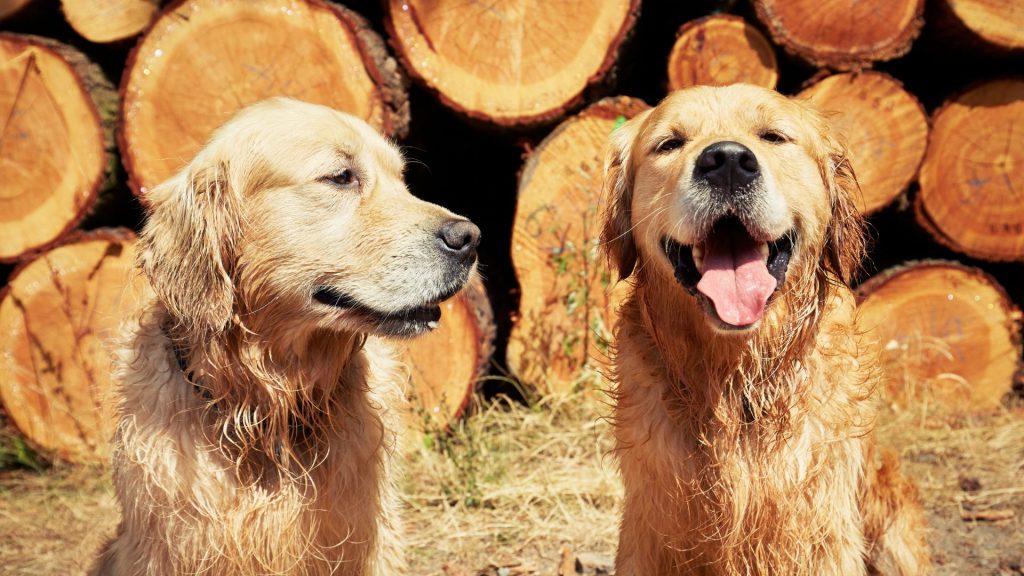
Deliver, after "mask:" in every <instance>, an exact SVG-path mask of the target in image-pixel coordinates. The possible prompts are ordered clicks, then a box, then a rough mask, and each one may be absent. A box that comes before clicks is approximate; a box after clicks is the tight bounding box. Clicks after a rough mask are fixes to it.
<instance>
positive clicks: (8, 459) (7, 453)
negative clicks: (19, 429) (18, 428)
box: [0, 428, 47, 472]
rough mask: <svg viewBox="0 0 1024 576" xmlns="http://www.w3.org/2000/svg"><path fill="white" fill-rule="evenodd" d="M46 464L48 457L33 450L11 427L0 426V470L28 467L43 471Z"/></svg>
mask: <svg viewBox="0 0 1024 576" xmlns="http://www.w3.org/2000/svg"><path fill="white" fill-rule="evenodd" d="M46 464H47V462H46V459H45V458H43V457H42V456H41V455H40V454H39V453H38V452H36V451H35V450H33V449H32V447H31V446H29V445H28V443H27V442H25V440H24V439H23V438H22V437H21V436H18V435H17V434H15V433H14V432H12V431H11V430H10V429H9V428H0V470H4V469H7V468H28V469H30V470H34V471H36V472H42V471H43V468H45V467H46Z"/></svg>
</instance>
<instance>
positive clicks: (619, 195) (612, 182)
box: [601, 110, 650, 280]
mask: <svg viewBox="0 0 1024 576" xmlns="http://www.w3.org/2000/svg"><path fill="white" fill-rule="evenodd" d="M648 114H650V110H645V111H644V112H641V113H640V114H638V115H636V116H634V117H633V119H632V120H630V121H629V122H626V123H625V124H623V125H622V126H619V127H618V128H616V129H615V131H614V132H612V134H611V137H610V138H609V140H608V155H607V159H606V160H605V167H604V187H603V193H602V196H603V204H604V207H605V208H604V228H603V229H602V230H601V245H602V246H603V247H604V251H605V253H606V254H607V255H608V261H609V263H610V264H611V266H612V267H613V268H617V269H618V271H619V279H620V280H625V279H626V278H628V277H629V276H630V275H631V274H632V273H633V269H634V268H635V267H636V259H637V250H636V243H635V242H634V241H633V224H632V214H631V212H632V209H631V205H632V203H633V174H632V161H631V160H630V157H631V156H632V151H633V140H635V139H636V135H637V134H638V133H639V132H640V126H641V125H642V124H643V122H644V119H646V118H647V116H648Z"/></svg>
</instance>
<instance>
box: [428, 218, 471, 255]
mask: <svg viewBox="0 0 1024 576" xmlns="http://www.w3.org/2000/svg"><path fill="white" fill-rule="evenodd" d="M438 236H440V237H441V240H442V241H443V242H444V247H445V248H446V249H448V250H449V251H451V252H452V253H453V255H454V256H457V257H459V258H467V257H469V256H470V255H472V254H473V253H474V251H475V250H476V247H477V245H478V244H480V229H479V228H477V226H476V224H473V223H472V222H470V221H469V220H449V221H447V222H445V223H444V225H443V226H441V230H440V231H439V232H438Z"/></svg>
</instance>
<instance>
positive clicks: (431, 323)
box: [427, 320, 437, 330]
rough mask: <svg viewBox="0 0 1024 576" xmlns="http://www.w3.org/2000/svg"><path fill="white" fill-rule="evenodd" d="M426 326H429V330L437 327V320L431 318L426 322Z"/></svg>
mask: <svg viewBox="0 0 1024 576" xmlns="http://www.w3.org/2000/svg"><path fill="white" fill-rule="evenodd" d="M427 328H430V329H431V330H433V329H434V328H437V321H435V320H431V321H430V322H427Z"/></svg>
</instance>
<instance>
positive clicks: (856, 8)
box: [754, 0, 924, 70]
mask: <svg viewBox="0 0 1024 576" xmlns="http://www.w3.org/2000/svg"><path fill="white" fill-rule="evenodd" d="M754 6H755V8H756V11H757V16H758V18H759V19H760V20H761V22H762V23H764V25H765V26H766V27H767V28H768V30H769V31H770V32H771V35H772V37H773V38H774V39H775V41H776V42H777V43H778V44H779V45H781V46H782V47H783V48H785V49H786V51H788V52H789V53H791V54H794V55H796V56H798V57H800V58H803V59H804V60H807V61H808V62H810V63H811V64H814V65H815V66H821V67H826V68H833V69H837V70H856V69H861V68H864V67H866V66H867V65H869V64H870V63H871V62H875V61H882V60H891V59H893V58H897V57H899V56H902V55H903V54H906V53H907V51H909V50H910V44H911V43H912V42H913V41H914V38H916V37H917V35H918V33H920V31H921V26H922V25H923V24H924V19H923V17H922V13H923V11H924V0H890V1H887V2H858V1H857V0H838V1H835V2H826V3H822V2H820V1H819V0H755V2H754Z"/></svg>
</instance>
